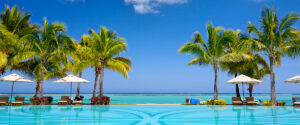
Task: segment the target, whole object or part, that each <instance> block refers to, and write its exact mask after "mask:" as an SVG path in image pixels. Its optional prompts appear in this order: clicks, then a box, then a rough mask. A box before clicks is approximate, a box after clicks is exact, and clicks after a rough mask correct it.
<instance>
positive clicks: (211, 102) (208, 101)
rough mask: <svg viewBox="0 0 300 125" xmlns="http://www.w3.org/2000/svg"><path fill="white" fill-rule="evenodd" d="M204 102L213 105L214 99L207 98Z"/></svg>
mask: <svg viewBox="0 0 300 125" xmlns="http://www.w3.org/2000/svg"><path fill="white" fill-rule="evenodd" d="M206 104H207V105H213V104H214V100H212V99H208V100H207V101H206Z"/></svg>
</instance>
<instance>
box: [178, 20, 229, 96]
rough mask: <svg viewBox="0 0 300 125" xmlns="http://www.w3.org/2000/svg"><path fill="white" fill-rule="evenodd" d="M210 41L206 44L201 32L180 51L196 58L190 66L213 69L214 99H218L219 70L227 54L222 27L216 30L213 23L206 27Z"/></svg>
mask: <svg viewBox="0 0 300 125" xmlns="http://www.w3.org/2000/svg"><path fill="white" fill-rule="evenodd" d="M206 29H207V33H208V40H207V42H204V40H203V38H202V36H201V34H200V32H196V33H195V36H194V38H193V42H187V43H185V45H184V46H182V47H181V48H180V49H179V52H180V53H187V54H190V55H193V56H196V58H195V59H193V60H192V61H191V62H189V64H188V65H200V66H201V65H207V64H210V65H212V67H213V70H214V73H215V80H214V99H215V100H216V99H218V84H217V82H218V69H219V63H220V57H222V56H223V55H224V54H225V52H226V51H225V47H226V46H225V45H226V41H227V40H226V39H227V38H226V36H225V35H224V32H223V31H224V30H223V28H221V27H217V28H214V27H213V25H212V23H208V24H207V26H206Z"/></svg>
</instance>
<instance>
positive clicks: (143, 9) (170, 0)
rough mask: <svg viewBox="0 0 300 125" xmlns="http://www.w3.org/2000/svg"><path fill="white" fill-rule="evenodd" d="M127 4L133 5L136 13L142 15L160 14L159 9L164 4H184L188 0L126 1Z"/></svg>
mask: <svg viewBox="0 0 300 125" xmlns="http://www.w3.org/2000/svg"><path fill="white" fill-rule="evenodd" d="M124 1H125V3H126V4H132V5H133V8H134V11H135V12H136V13H140V14H146V13H154V14H155V13H159V10H157V8H158V7H159V6H160V5H162V4H167V5H172V4H182V3H186V2H187V1H188V0H124Z"/></svg>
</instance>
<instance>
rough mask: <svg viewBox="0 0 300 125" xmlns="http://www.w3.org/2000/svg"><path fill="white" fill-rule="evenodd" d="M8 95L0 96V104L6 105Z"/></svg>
mask: <svg viewBox="0 0 300 125" xmlns="http://www.w3.org/2000/svg"><path fill="white" fill-rule="evenodd" d="M8 100H9V97H0V105H7V104H8Z"/></svg>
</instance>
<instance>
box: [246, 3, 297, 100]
mask: <svg viewBox="0 0 300 125" xmlns="http://www.w3.org/2000/svg"><path fill="white" fill-rule="evenodd" d="M297 20H299V17H298V15H297V14H294V13H289V14H287V15H286V16H284V17H283V18H282V19H281V21H280V22H278V18H277V11H275V12H274V8H272V9H270V8H269V7H266V8H265V9H263V10H262V12H261V20H260V26H261V27H260V28H259V29H258V28H256V27H255V26H254V24H253V23H252V22H249V26H248V32H249V33H253V34H255V37H254V38H253V41H254V43H255V46H254V47H253V49H255V50H256V51H258V52H259V53H260V54H262V55H265V56H267V57H268V59H269V66H270V83H271V101H272V103H274V104H277V100H276V91H275V73H274V71H273V67H274V65H275V66H279V65H280V62H281V60H280V59H281V56H283V55H289V56H295V55H298V53H299V51H300V48H299V36H300V33H299V31H298V30H297V29H296V28H295V27H294V26H293V25H294V24H295V23H296V21H297Z"/></svg>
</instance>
